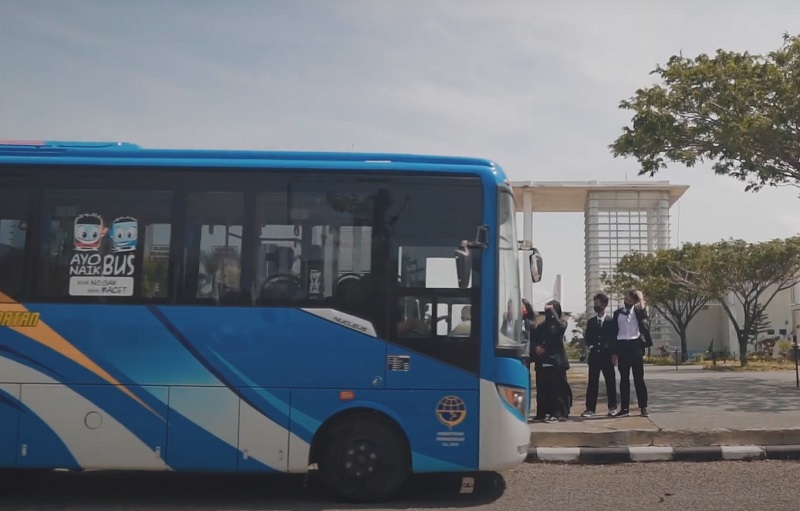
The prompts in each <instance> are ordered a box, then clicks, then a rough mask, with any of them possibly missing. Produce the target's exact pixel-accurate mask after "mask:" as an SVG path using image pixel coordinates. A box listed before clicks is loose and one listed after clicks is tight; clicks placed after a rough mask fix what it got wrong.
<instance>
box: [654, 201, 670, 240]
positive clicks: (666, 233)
mask: <svg viewBox="0 0 800 511" xmlns="http://www.w3.org/2000/svg"><path fill="white" fill-rule="evenodd" d="M657 234H658V244H657V249H659V250H662V249H667V248H669V245H670V237H671V236H670V229H669V197H668V196H667V192H663V193H662V197H661V200H660V201H659V208H658V233H657Z"/></svg>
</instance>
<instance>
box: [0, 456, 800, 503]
mask: <svg viewBox="0 0 800 511" xmlns="http://www.w3.org/2000/svg"><path fill="white" fill-rule="evenodd" d="M798 481H800V463H793V462H770V461H757V462H719V463H696V464H694V463H675V462H673V463H646V464H639V465H637V464H624V465H609V466H571V465H540V464H532V465H523V466H521V467H519V468H518V469H516V470H514V471H511V472H508V473H506V474H504V476H503V477H499V476H496V477H489V478H487V479H486V480H480V481H479V482H478V483H479V484H478V488H477V489H476V492H475V494H473V495H459V494H458V488H460V484H459V481H457V480H453V479H452V478H431V477H426V478H421V479H418V480H415V481H414V482H413V483H412V484H411V485H410V487H409V488H408V489H407V490H406V491H405V492H404V494H403V495H402V496H401V497H400V499H399V500H398V501H396V502H393V503H391V504H389V505H381V506H363V507H357V506H356V507H354V506H350V505H342V504H336V503H332V502H330V501H328V500H326V499H325V498H324V496H322V495H321V494H320V493H319V492H318V491H317V490H316V488H315V487H316V485H312V486H313V487H314V488H311V489H304V488H303V478H302V477H280V478H262V477H250V476H247V477H241V476H239V477H230V476H208V475H206V476H196V475H191V476H187V475H183V474H144V475H141V474H137V475H135V476H131V475H129V474H125V475H123V474H109V473H85V474H66V473H55V474H53V473H51V474H45V475H38V476H29V479H27V480H24V481H21V482H18V483H17V484H16V485H13V484H10V483H11V481H9V480H8V479H6V480H4V482H3V483H2V486H0V490H2V493H0V509H3V510H6V509H9V510H34V509H35V510H50V509H69V510H70V511H84V510H87V511H88V510H92V511H95V510H97V509H103V510H107V511H121V510H125V511H133V510H137V511H138V510H145V511H168V510H181V511H184V510H189V509H191V510H198V511H205V510H221V511H223V510H224V511H228V510H239V511H246V510H289V509H292V510H297V511H301V510H307V511H310V510H314V511H318V510H320V511H321V510H324V509H424V510H432V511H433V510H438V509H475V510H488V509H497V510H517V509H559V510H564V511H570V510H579V511H583V510H587V509H591V510H593V511H594V510H597V511H603V510H613V511H627V510H636V511H640V510H642V509H651V510H655V509H657V510H659V511H662V510H663V511H670V510H680V511H686V510H688V509H703V510H707V511H716V510H720V511H722V510H724V511H738V510H743V511H745V510H746V511H753V510H755V509H770V510H773V511H783V510H786V511H790V510H791V511H795V510H797V509H798V508H800V483H798ZM493 483H494V484H493Z"/></svg>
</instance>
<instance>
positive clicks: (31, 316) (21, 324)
mask: <svg viewBox="0 0 800 511" xmlns="http://www.w3.org/2000/svg"><path fill="white" fill-rule="evenodd" d="M38 324H39V313H38V312H27V311H26V312H18V311H0V326H7V327H10V328H26V327H27V328H32V327H35V326H37V325H38Z"/></svg>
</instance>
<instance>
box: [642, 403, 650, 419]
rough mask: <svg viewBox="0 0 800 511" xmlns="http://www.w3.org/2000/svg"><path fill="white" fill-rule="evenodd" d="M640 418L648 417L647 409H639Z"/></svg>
mask: <svg viewBox="0 0 800 511" xmlns="http://www.w3.org/2000/svg"><path fill="white" fill-rule="evenodd" d="M641 412H642V417H650V412H648V411H647V407H646V406H645V407H644V408H642V409H641Z"/></svg>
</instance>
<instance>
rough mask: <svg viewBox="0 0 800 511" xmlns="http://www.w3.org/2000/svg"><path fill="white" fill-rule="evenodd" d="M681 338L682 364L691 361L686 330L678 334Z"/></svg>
mask: <svg viewBox="0 0 800 511" xmlns="http://www.w3.org/2000/svg"><path fill="white" fill-rule="evenodd" d="M678 335H680V336H681V362H688V361H689V343H688V342H687V341H686V330H681V331H680V332H678Z"/></svg>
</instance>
